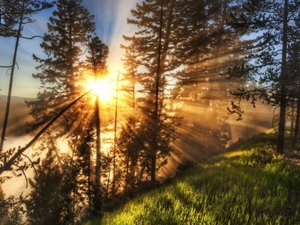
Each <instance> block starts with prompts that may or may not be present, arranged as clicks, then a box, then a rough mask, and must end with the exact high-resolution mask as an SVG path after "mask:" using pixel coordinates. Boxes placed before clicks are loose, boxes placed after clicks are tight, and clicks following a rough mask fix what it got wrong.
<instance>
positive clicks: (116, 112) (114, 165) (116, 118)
mask: <svg viewBox="0 0 300 225" xmlns="http://www.w3.org/2000/svg"><path fill="white" fill-rule="evenodd" d="M119 77H120V73H118V77H117V85H116V102H115V125H114V150H113V181H112V195H114V194H115V191H116V190H115V188H116V146H117V125H118V97H119Z"/></svg>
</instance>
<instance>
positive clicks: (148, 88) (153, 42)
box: [123, 0, 183, 182]
mask: <svg viewBox="0 0 300 225" xmlns="http://www.w3.org/2000/svg"><path fill="white" fill-rule="evenodd" d="M176 7H178V1H168V0H165V1H159V0H147V1H143V2H142V3H141V4H137V6H136V8H135V9H133V10H132V11H131V12H132V15H133V17H134V18H133V19H128V23H129V24H133V25H136V26H138V29H139V31H138V32H136V33H135V34H134V35H133V36H131V37H128V36H124V38H125V40H126V41H127V43H129V44H128V45H126V46H123V47H124V48H125V49H126V51H127V52H131V53H132V54H134V57H135V59H134V60H135V62H138V65H137V66H138V67H137V68H135V70H136V74H133V76H134V77H135V78H136V79H137V80H138V81H139V83H140V84H141V85H142V86H143V90H142V92H143V100H142V101H141V104H140V105H139V107H143V110H144V112H145V114H144V116H145V117H144V121H147V122H145V126H144V128H145V133H147V136H148V138H147V139H144V140H145V141H147V142H148V144H147V145H149V148H148V156H147V157H148V159H145V160H148V163H149V164H148V165H147V168H148V172H149V176H150V177H151V181H152V182H155V180H156V171H157V169H158V168H159V165H157V161H158V160H160V159H159V156H162V158H164V156H163V155H162V154H160V153H161V152H163V151H164V149H162V148H164V147H165V146H168V145H169V144H170V143H167V142H168V141H170V140H167V139H164V138H161V139H160V138H159V137H163V136H162V135H163V134H166V135H167V136H169V133H170V132H171V130H172V128H170V126H172V125H171V124H172V123H169V122H168V120H166V122H163V117H164V116H165V115H166V114H167V113H166V110H165V108H164V107H165V103H164V99H166V98H167V97H168V96H167V93H166V92H167V89H168V87H167V81H168V80H167V78H166V77H167V76H170V75H171V74H172V72H174V70H176V69H177V68H178V67H179V66H180V65H181V64H180V62H181V60H182V59H181V58H179V55H178V54H177V53H178V48H179V47H180V43H181V41H182V37H181V36H180V29H181V28H182V27H183V26H182V21H181V20H180V16H179V13H180V12H179V11H177V10H178V8H176ZM150 34H151V35H150ZM132 54H131V55H132ZM127 55H128V56H129V55H130V54H129V53H128V54H127ZM128 60H129V58H128V57H127V61H128ZM131 61H132V60H131ZM130 70H131V71H130ZM129 72H134V68H132V69H129ZM153 102H154V104H153ZM146 124H148V126H146ZM164 141H167V142H166V143H163V142H164ZM167 149H168V150H169V148H168V147H167ZM149 157H150V159H151V160H150V161H149ZM163 161H164V160H163Z"/></svg>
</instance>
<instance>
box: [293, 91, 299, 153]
mask: <svg viewBox="0 0 300 225" xmlns="http://www.w3.org/2000/svg"><path fill="white" fill-rule="evenodd" d="M299 127H300V94H298V99H297V111H296V122H295V130H294V135H293V142H292V145H293V147H295V146H296V143H297V139H298V136H299Z"/></svg>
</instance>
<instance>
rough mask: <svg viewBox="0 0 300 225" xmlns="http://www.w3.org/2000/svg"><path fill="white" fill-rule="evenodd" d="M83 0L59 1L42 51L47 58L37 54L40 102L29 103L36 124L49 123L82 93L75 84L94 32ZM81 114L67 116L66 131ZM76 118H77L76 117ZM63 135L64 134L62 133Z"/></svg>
mask: <svg viewBox="0 0 300 225" xmlns="http://www.w3.org/2000/svg"><path fill="white" fill-rule="evenodd" d="M81 2H82V1H81V0H59V1H57V9H56V10H55V11H54V12H53V16H52V17H50V19H49V22H48V33H46V34H45V35H44V38H43V42H42V44H41V48H42V49H43V50H44V52H45V55H46V58H45V59H42V58H39V57H37V56H35V55H34V59H35V60H36V61H37V62H38V63H39V66H38V67H37V69H38V70H40V72H38V73H36V74H34V75H33V77H34V78H36V79H39V80H40V81H41V84H42V85H43V86H42V91H40V92H39V93H38V96H37V99H38V100H37V101H33V102H28V106H29V107H30V108H31V114H32V115H33V116H34V118H35V119H36V120H37V124H42V123H43V122H45V121H47V120H49V118H51V117H53V115H55V114H57V112H58V111H60V110H61V108H63V107H64V105H66V104H68V102H70V101H71V100H72V99H74V97H76V96H77V95H78V94H79V93H78V92H79V90H77V89H76V81H78V79H81V78H82V77H79V74H80V73H79V66H80V64H81V63H80V56H82V54H83V51H82V47H83V46H86V43H87V38H88V36H89V35H90V34H92V33H93V32H94V24H93V22H92V18H93V17H92V16H91V15H90V14H89V12H88V11H87V9H85V8H84V7H83V6H82V5H81ZM77 113H78V112H76V110H71V111H68V113H66V114H65V118H66V119H65V124H64V125H65V126H64V127H65V128H66V129H70V128H71V127H69V126H70V125H72V126H74V125H77V122H76V119H78V114H77ZM76 115H77V116H76ZM61 132H62V133H63V132H64V131H63V130H61Z"/></svg>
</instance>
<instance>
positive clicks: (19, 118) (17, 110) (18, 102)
mask: <svg viewBox="0 0 300 225" xmlns="http://www.w3.org/2000/svg"><path fill="white" fill-rule="evenodd" d="M30 100H34V99H32V98H26V97H17V96H13V97H12V100H11V110H10V116H9V123H8V130H7V135H8V136H21V135H24V134H25V133H26V126H27V123H29V122H32V117H31V116H30V114H29V109H28V108H27V106H26V104H25V101H30ZM5 108H6V96H4V95H0V112H1V113H0V127H2V124H3V118H4V112H5Z"/></svg>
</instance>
